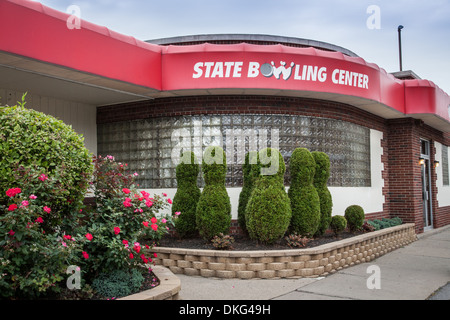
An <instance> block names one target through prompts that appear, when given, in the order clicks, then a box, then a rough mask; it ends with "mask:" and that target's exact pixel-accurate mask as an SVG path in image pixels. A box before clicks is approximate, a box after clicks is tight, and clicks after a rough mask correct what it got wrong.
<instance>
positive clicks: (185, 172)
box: [172, 152, 201, 238]
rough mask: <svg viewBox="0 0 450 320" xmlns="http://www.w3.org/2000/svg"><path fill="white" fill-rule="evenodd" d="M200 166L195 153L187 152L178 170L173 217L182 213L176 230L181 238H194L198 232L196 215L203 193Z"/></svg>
mask: <svg viewBox="0 0 450 320" xmlns="http://www.w3.org/2000/svg"><path fill="white" fill-rule="evenodd" d="M199 172H200V165H199V164H198V160H197V158H196V157H195V154H194V153H193V152H185V153H183V155H182V157H181V162H180V164H179V165H178V166H177V168H176V177H177V186H178V188H177V192H176V193H175V196H174V197H173V203H172V215H175V213H176V212H181V213H182V214H180V216H179V217H178V219H176V224H175V229H176V232H177V234H178V236H180V237H181V238H186V237H191V236H194V235H195V234H196V233H197V232H198V231H197V226H196V223H195V213H196V210H197V203H198V200H199V199H200V195H201V191H200V188H199V187H198V186H197V177H198V174H199Z"/></svg>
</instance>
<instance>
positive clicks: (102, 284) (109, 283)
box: [92, 269, 144, 298]
mask: <svg viewBox="0 0 450 320" xmlns="http://www.w3.org/2000/svg"><path fill="white" fill-rule="evenodd" d="M143 283H144V276H143V275H142V272H141V271H138V270H136V269H131V270H115V271H113V272H108V273H101V274H100V275H99V276H98V277H97V278H95V279H94V281H93V282H92V288H93V289H94V290H95V291H96V292H97V293H98V294H99V295H100V296H102V297H105V298H106V297H107V298H121V297H125V296H129V295H131V294H134V293H136V292H138V291H139V289H140V288H141V287H142V284H143Z"/></svg>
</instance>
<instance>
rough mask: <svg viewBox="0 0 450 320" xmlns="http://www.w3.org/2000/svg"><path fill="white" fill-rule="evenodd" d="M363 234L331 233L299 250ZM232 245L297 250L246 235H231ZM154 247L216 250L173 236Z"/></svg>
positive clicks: (205, 243)
mask: <svg viewBox="0 0 450 320" xmlns="http://www.w3.org/2000/svg"><path fill="white" fill-rule="evenodd" d="M362 233H364V232H363V231H357V232H354V233H351V232H348V231H346V232H343V233H341V234H340V235H339V236H335V235H334V234H333V233H326V234H325V235H323V236H321V237H316V238H313V239H310V240H309V241H308V243H307V244H306V246H304V247H301V248H313V247H317V246H320V245H323V244H326V243H330V242H334V241H339V240H342V239H346V238H350V237H354V236H357V235H360V234H362ZM233 238H234V240H235V241H234V243H233V244H232V248H231V249H229V250H235V251H247V250H248V251H250V250H283V249H298V247H297V248H291V247H289V246H288V244H287V242H286V240H285V239H284V238H283V239H281V240H279V241H277V242H275V243H273V244H263V243H260V242H258V241H256V240H252V239H250V238H249V237H248V236H246V235H233ZM156 247H169V248H184V249H206V250H208V249H209V250H218V249H217V248H215V247H214V246H213V245H212V243H211V242H208V241H206V240H203V239H201V238H200V237H194V238H188V239H179V238H177V237H175V236H166V237H164V238H163V239H162V240H161V241H160V242H159V243H158V244H157V245H156Z"/></svg>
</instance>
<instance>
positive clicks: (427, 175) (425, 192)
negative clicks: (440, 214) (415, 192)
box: [420, 140, 433, 231]
mask: <svg viewBox="0 0 450 320" xmlns="http://www.w3.org/2000/svg"><path fill="white" fill-rule="evenodd" d="M420 142H421V155H420V157H421V162H422V163H421V178H422V200H423V226H424V228H423V230H424V231H426V230H429V229H433V206H432V194H431V161H430V141H428V140H421V141H420Z"/></svg>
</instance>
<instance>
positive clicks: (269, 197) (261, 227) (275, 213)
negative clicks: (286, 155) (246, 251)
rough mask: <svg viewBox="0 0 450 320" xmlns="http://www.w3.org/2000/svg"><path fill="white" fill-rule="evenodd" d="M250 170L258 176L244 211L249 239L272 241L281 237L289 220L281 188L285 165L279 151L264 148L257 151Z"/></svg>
mask: <svg viewBox="0 0 450 320" xmlns="http://www.w3.org/2000/svg"><path fill="white" fill-rule="evenodd" d="M252 170H253V171H255V172H254V176H257V177H258V178H257V180H256V182H255V185H254V188H253V191H252V193H251V196H250V199H249V201H248V204H247V208H246V211H245V217H246V224H247V230H248V232H249V235H250V237H251V238H252V239H256V240H258V241H261V242H264V243H273V242H275V241H277V240H279V239H281V238H282V237H283V236H284V234H285V233H286V231H287V228H288V227H289V222H290V219H291V206H290V201H289V197H288V196H287V193H286V190H285V188H284V173H285V171H286V166H285V163H284V160H283V157H282V156H281V154H280V152H279V151H278V150H276V149H272V148H266V149H263V150H261V151H260V152H259V161H258V164H257V165H254V166H253V167H252Z"/></svg>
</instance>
